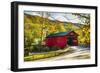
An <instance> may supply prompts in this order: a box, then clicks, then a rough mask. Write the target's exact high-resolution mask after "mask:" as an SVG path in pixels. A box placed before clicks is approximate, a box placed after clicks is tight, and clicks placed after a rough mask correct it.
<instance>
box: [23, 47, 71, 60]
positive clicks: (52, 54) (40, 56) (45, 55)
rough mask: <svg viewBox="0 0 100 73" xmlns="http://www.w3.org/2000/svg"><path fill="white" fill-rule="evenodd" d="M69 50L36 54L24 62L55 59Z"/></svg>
mask: <svg viewBox="0 0 100 73" xmlns="http://www.w3.org/2000/svg"><path fill="white" fill-rule="evenodd" d="M68 50H69V48H67V49H64V50H58V51H52V52H45V53H36V54H32V55H30V56H26V57H24V61H34V60H39V59H45V58H50V57H55V56H58V55H61V54H63V53H65V52H67V51H68Z"/></svg>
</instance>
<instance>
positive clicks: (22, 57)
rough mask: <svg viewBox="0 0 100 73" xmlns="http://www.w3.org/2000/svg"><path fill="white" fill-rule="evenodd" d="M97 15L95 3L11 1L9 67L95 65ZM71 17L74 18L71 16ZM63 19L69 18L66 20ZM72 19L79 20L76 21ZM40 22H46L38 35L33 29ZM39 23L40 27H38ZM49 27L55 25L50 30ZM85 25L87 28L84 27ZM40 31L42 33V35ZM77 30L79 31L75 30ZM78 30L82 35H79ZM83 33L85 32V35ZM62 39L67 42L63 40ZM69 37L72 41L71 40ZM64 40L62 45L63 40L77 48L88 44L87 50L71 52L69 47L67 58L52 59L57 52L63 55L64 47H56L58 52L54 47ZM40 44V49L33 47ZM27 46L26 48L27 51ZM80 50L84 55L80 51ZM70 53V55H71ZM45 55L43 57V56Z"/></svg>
mask: <svg viewBox="0 0 100 73" xmlns="http://www.w3.org/2000/svg"><path fill="white" fill-rule="evenodd" d="M97 16H98V15H97V6H85V5H69V4H51V3H35V2H18V1H14V2H11V71H35V70H50V69H65V68H81V67H94V66H97ZM51 17H53V18H51ZM64 17H65V18H66V19H65V18H64ZM68 17H69V18H68ZM73 18H74V19H76V20H73ZM64 20H65V21H64ZM66 20H69V21H70V22H68V21H66ZM82 20H84V21H82ZM50 22H51V24H50ZM76 22H79V23H78V24H77V23H76ZM41 23H43V27H44V25H46V26H47V27H44V28H43V31H42V32H43V33H41V34H42V35H40V37H39V34H36V33H39V32H40V31H39V30H41V29H42V26H41V25H42V24H41ZM52 24H53V25H52ZM81 24H83V25H81ZM85 24H86V25H85ZM69 25H70V26H69ZM51 26H52V27H51ZM54 26H55V28H54ZM31 27H32V28H31ZM33 27H34V28H33ZM39 27H40V28H41V29H39ZM58 27H59V29H58ZM65 27H66V28H65ZM83 27H84V28H83ZM51 28H52V29H51ZM53 28H54V29H55V30H54V31H53ZM85 28H87V30H85ZM31 29H32V30H31ZM49 29H50V30H49ZM60 29H61V31H60ZM69 29H71V30H73V31H70V33H69V31H67V30H69ZM82 29H84V30H85V32H88V33H85V32H84V31H83V30H82ZM79 30H80V31H79ZM31 31H32V32H33V33H34V34H32V38H33V36H34V39H31V36H30V35H31ZM45 31H47V32H45ZM62 31H63V32H62ZM65 31H67V33H65ZM82 31H83V32H84V33H83V32H82ZM35 32H36V33H35ZM44 32H45V33H46V36H45V37H44V34H45V33H44ZM58 32H59V33H58ZM77 32H78V33H79V34H76V33H77ZM52 33H54V34H52ZM82 34H83V36H81V35H82ZM36 35H37V36H36ZM74 35H78V38H77V39H76V36H75V37H74ZM85 35H88V36H87V37H85ZM27 36H28V37H27ZM58 36H59V38H58ZM63 36H67V38H65V39H64V37H63ZM51 37H52V38H51ZM68 37H71V38H68ZM72 37H73V38H72ZM37 38H38V41H37V42H36V41H35V40H36V39H37ZM29 39H31V40H34V41H32V42H31V43H30V44H28V43H29V42H27V40H29ZM39 39H40V41H39ZM66 39H67V42H64V41H65V40H66ZM82 39H84V40H85V39H86V40H85V43H83V42H84V40H83V42H82ZM87 39H89V40H87ZM44 40H45V46H44ZM62 40H63V41H62ZM73 40H75V41H74V42H73ZM41 41H42V42H41ZM56 41H57V42H56ZM39 42H40V43H42V46H41V44H40V45H39ZM54 42H56V43H54ZM77 42H78V43H77ZM52 43H54V44H52ZM64 43H65V45H66V44H67V47H71V48H72V49H73V47H72V46H73V45H74V46H77V47H79V46H80V45H81V48H83V47H85V48H87V46H88V47H89V48H88V50H87V49H85V50H84V51H82V52H79V50H78V52H75V53H73V52H72V53H71V51H69V53H71V54H69V55H67V58H65V57H63V56H61V57H60V58H59V57H58V58H56V59H55V57H56V56H59V55H60V54H61V55H64V56H66V55H65V52H66V51H65V50H62V49H60V52H58V51H59V50H58V47H59V48H65V47H66V46H65V45H64ZM79 43H80V44H79ZM27 44H28V45H27ZM31 44H33V45H31ZM34 44H35V45H34ZM61 44H62V45H61ZM83 44H85V46H83ZM87 44H88V45H87ZM91 44H92V45H91ZM29 45H31V46H29ZM55 45H56V46H55ZM27 46H28V47H27ZM52 46H53V47H52ZM31 47H32V50H31ZM34 47H35V48H34ZM41 47H43V48H44V50H41V49H40V50H34V49H39V48H41ZM27 48H29V49H28V51H27ZM33 48H34V49H33ZM43 48H42V49H43ZM51 48H53V51H52V50H51ZM55 48H56V49H55ZM45 49H46V50H45ZM47 49H49V50H47ZM54 49H55V50H54ZM30 50H31V51H32V52H31V51H30ZM61 50H62V51H61ZM83 52H84V54H85V55H83ZM51 53H52V54H51ZM62 53H63V54H62ZM44 54H45V55H44ZM66 54H67V52H66ZM72 54H73V55H74V57H73V55H72ZM77 54H78V55H77ZM41 55H42V56H41ZM48 55H49V56H48ZM44 56H46V57H44ZM68 56H69V57H68ZM70 56H71V57H70ZM30 57H32V58H30ZM33 57H34V59H33ZM51 57H53V58H51ZM41 58H42V60H41ZM45 58H47V59H46V60H44V59H45ZM49 58H50V59H49ZM85 58H86V59H85ZM60 59H62V60H60ZM67 59H70V60H68V62H67V63H66V62H65V60H66V61H67ZM35 60H36V61H35ZM39 60H40V61H39ZM48 60H50V61H48ZM56 60H57V61H56Z"/></svg>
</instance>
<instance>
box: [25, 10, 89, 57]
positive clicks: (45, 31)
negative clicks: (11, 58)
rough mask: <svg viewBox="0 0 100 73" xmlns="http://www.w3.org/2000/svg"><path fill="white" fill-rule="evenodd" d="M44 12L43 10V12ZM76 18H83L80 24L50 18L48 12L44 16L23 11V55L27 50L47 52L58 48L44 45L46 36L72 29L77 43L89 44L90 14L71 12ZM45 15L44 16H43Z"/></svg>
mask: <svg viewBox="0 0 100 73" xmlns="http://www.w3.org/2000/svg"><path fill="white" fill-rule="evenodd" d="M44 13H45V12H44ZM71 14H72V15H74V16H76V17H77V18H78V19H80V20H83V19H84V22H83V23H82V24H80V23H73V22H70V21H69V22H65V21H64V22H63V21H60V20H56V19H54V20H50V19H49V14H48V16H45V14H43V12H42V14H41V15H42V16H39V15H30V14H27V13H24V50H25V54H24V55H25V56H27V55H29V52H35V53H36V52H48V51H55V50H58V49H59V47H56V46H54V47H50V48H49V47H47V46H45V42H44V41H45V39H46V36H47V35H49V34H55V33H59V32H67V31H68V30H73V31H74V32H76V33H77V34H78V45H80V46H83V47H85V46H86V47H87V46H88V47H89V46H90V16H89V15H86V14H79V13H71ZM43 15H44V16H45V17H44V16H43ZM41 49H42V50H41Z"/></svg>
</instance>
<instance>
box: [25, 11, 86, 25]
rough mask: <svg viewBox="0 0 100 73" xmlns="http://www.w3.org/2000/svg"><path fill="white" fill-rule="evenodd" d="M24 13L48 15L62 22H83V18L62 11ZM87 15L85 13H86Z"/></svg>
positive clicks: (27, 12)
mask: <svg viewBox="0 0 100 73" xmlns="http://www.w3.org/2000/svg"><path fill="white" fill-rule="evenodd" d="M24 13H26V14H29V15H33V16H34V15H37V16H43V17H48V18H49V19H50V20H59V21H62V22H72V23H79V24H83V21H84V20H85V19H79V18H78V17H77V16H75V15H73V14H72V13H64V12H44V13H42V12H34V11H24ZM86 15H87V14H86Z"/></svg>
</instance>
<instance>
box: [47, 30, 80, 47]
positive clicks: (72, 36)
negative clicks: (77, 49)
mask: <svg viewBox="0 0 100 73" xmlns="http://www.w3.org/2000/svg"><path fill="white" fill-rule="evenodd" d="M45 43H46V46H49V47H50V46H57V47H60V48H64V47H65V46H67V45H70V46H77V45H78V34H77V33H75V32H74V31H71V30H69V31H68V32H60V33H55V34H50V35H48V36H47V37H46V40H45Z"/></svg>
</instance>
